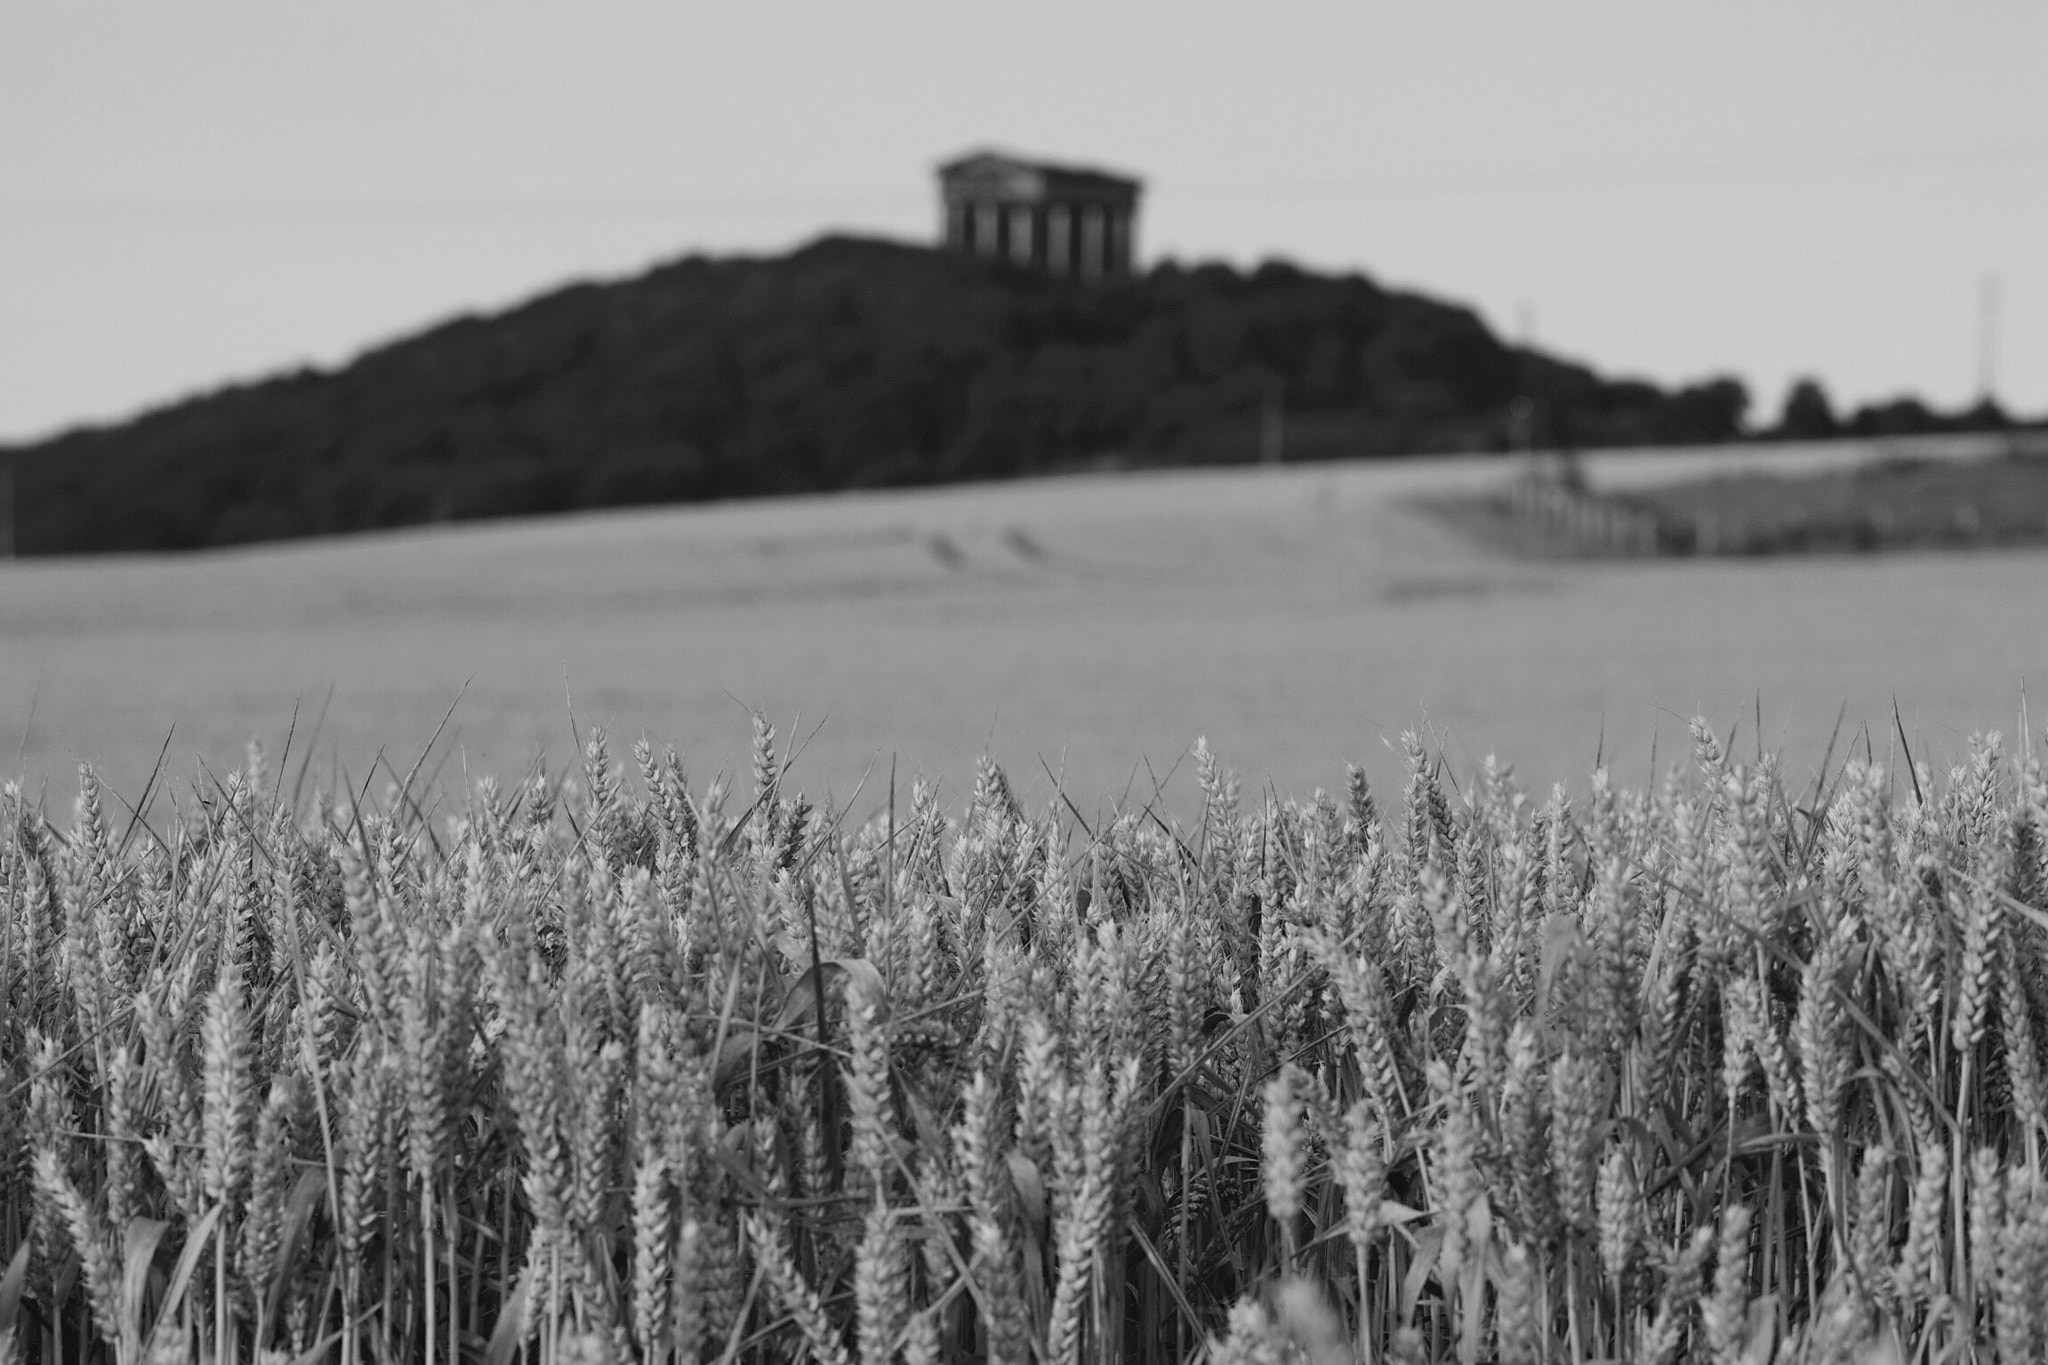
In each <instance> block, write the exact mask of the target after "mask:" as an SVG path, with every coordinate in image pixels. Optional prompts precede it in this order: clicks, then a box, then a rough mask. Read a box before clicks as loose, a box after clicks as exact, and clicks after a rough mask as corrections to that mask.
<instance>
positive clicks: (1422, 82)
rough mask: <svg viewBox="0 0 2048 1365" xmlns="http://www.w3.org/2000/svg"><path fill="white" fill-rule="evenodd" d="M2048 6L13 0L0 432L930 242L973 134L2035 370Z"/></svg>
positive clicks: (6, 86)
mask: <svg viewBox="0 0 2048 1365" xmlns="http://www.w3.org/2000/svg"><path fill="white" fill-rule="evenodd" d="M2044 73H2048V9H2044V8H2043V7H2040V6H2036V5H2021V4H1997V3H1985V4H1977V5H1972V6H1969V7H1943V8H1941V9H1939V10H1937V9H1936V8H1934V7H1932V6H1914V7H1907V6H1903V5H1889V4H1870V3H1854V4H1833V3H1801V4H1796V5H1787V4H1782V3H1769V4H1745V3H1732V2H1728V0H1723V2H1722V3H1716V4H1713V5H1705V4H1700V5H1687V6H1680V5H1677V4H1657V5H1648V4H1641V3H1628V4H1605V3H1603V4H1589V3H1567V2H1566V0H1546V2H1545V3H1543V4H1540V5H1520V6H1512V7H1511V6H1506V5H1497V6H1483V7H1482V6H1477V5H1466V4H1459V3H1434V2H1432V3H1428V4H1408V5H1404V6H1400V7H1395V6H1391V5H1385V6H1382V5H1367V4H1346V5H1337V4H1310V3H1301V4H1295V3H1282V2H1281V0H1269V2H1268V3H1261V4H1237V5H1227V6H1226V5H1216V4H1205V3H1191V2H1190V0H1175V3H1171V4H1164V3H1112V4H1104V3H1048V0H1031V3H1026V4H1018V3H1011V4H1003V5H995V4H982V3H970V2H968V0H945V3H873V2H872V0H864V2H863V3H852V4H849V3H841V2H839V0H834V2H833V3H822V2H818V0H759V2H758V3H750V4H729V5H718V6H711V5H685V4H663V5H656V4H639V3H634V4H619V3H596V4H593V3H576V4H559V5H534V4H517V3H511V2H510V0H489V3H448V2H445V0H444V3H438V4H434V5H432V6H424V5H417V4H403V5H401V4H392V3H362V0H352V2H351V3H349V4H346V5H342V4H327V5H315V4H263V5H239V4H237V5H229V4H202V3H194V4H178V5H159V4H147V5H145V4H120V5H114V4H64V5H57V4H48V3H10V4H8V5H6V7H5V8H4V9H0V440H5V439H12V438H19V437H26V436H30V435H35V434H41V433H45V432H49V431H52V430H54V429H57V428H59V427H63V426H66V425H70V424H74V423H79V422H86V421H98V420H106V419H110V418H115V417H119V416H122V415H125V414H127V413H130V412H132V411H134V410H136V409H137V408H138V407H141V406H143V405H147V404H151V403H155V402H159V401H162V400H164V399H167V398H171V397H175V396H178V395H181V394H185V393H189V392H192V391H195V390H199V389H203V388H208V387H212V386H215V385H218V384H221V383H223V382H227V381H230V380H234V379H242V378H251V377H255V376H258V375H261V374H264V373H267V372H270V371H274V370H277V369H279V368H282V367H286V366H293V365H298V364H305V363H313V364H331V363H334V362H336V361H340V360H343V359H345V358H347V357H348V356H349V355H351V354H352V353H354V352H355V351H357V350H359V349H361V348H362V347H364V346H366V345H369V344H372V343H374V342H377V341H379V340H383V339H388V338H390V337H393V336H396V335H398V334H402V333H404V332H406V331H408V330H410V329H413V328H416V327H418V326H420V325H421V324H424V323H428V322H431V321H434V320H436V319H439V318H443V317H446V316H448V315H450V314H452V313H456V312H459V311H465V310H476V309H489V308H494V307H497V306H500V305H503V304H506V303H510V302H513V301H515V300H517V299H520V298H522V297H525V296H528V295H531V294H533V293H536V292H539V291H542V290H544V289H547V288H549V287H551V286H554V285H557V284H560V283H563V282H566V281H569V280H572V279H581V278H590V277H612V276H618V275H622V274H626V273H630V272H633V271H636V270H638V269H640V268H642V267H644V266H646V265H648V264H651V263H653V262H656V261H659V260H662V259H665V258H668V257H672V256H675V255H678V254H681V253H685V252H690V251H705V250H709V251H720V252H725V251H734V250H745V251H778V250H781V249H783V248H786V247H789V246H792V245H794V244H796V243H798V242H801V241H803V240H805V239H807V238H809V237H812V236H814V235H816V234H817V233H819V232H821V231H825V230H828V229H847V230H854V231H861V232H873V233H883V234H888V235H892V236H898V237H909V238H926V237H929V236H930V235H931V233H932V230H933V226H934V224H935V221H936V209H935V203H934V200H935V195H934V191H933V187H932V183H931V168H932V166H933V165H934V163H936V162H937V161H939V160H941V159H944V158H945V157H948V156H950V155H952V154H954V153H957V152H959V151H961V150H964V149H967V148H970V147H977V146H981V145H985V144H993V145H996V146H1000V147H1004V148H1010V149H1014V150H1017V151H1020V152H1024V153H1027V154H1037V155H1043V156H1046V157H1048V158H1054V159H1069V160H1074V161H1080V162H1089V163H1098V164H1102V165H1106V166H1109V167H1111V168H1115V169H1121V170H1128V171H1132V172H1135V173H1137V174H1139V175H1142V176H1143V177H1144V178H1145V180H1146V182H1147V187H1148V190H1147V197H1146V200H1145V204H1144V208H1143V214H1142V220H1141V223H1140V247H1141V250H1142V251H1143V253H1144V254H1145V255H1146V257H1147V258H1148V259H1158V258H1159V257H1162V256H1168V255H1170V256H1174V257H1177V258H1180V259H1198V258H1223V259H1228V260H1232V261H1235V262H1239V263H1245V264H1249V263H1252V262H1255V261H1257V260H1259V259H1262V258H1264V257H1268V256H1282V257H1287V258H1291V259H1293V260H1296V261H1299V262H1302V263H1304V264H1307V265H1311V266H1316V267H1327V268H1336V269H1347V270H1349V269H1357V270H1363V271H1365V272H1367V273H1369V274H1371V275H1372V276H1374V277H1375V278H1378V279H1380V280H1382V281H1383V282H1386V283H1390V284H1395V285H1401V286H1409V287H1414V288H1418V289H1423V290H1426V291H1429V292H1431V293H1435V294H1439V295H1442V296H1444V297H1447V298H1452V299H1457V300H1462V301H1465V302H1468V303H1470V304H1472V305H1474V306H1476V307H1477V308H1478V309H1479V310H1480V311H1481V312H1482V313H1483V314H1484V315H1485V316H1486V318H1487V319H1488V320H1489V321H1490V322H1491V323H1493V324H1494V325H1495V326H1496V327H1498V328H1500V329H1501V330H1503V331H1505V332H1508V333H1510V334H1513V335H1518V336H1519V335H1522V334H1524V333H1525V332H1528V331H1533V334H1534V335H1535V337H1536V339H1537V340H1538V342H1539V344H1542V345H1545V346H1548V347H1551V348H1553V349H1555V350H1558V351H1560V352H1562V353H1564V354H1567V355H1571V356H1575V357H1578V358H1581V359H1584V360H1587V361H1590V362H1592V363H1594V364H1596V365H1598V366H1600V367H1601V368H1603V369H1605V370H1610V371H1618V372H1630V373H1637V374H1645V375H1648V376H1651V377H1653V378H1656V379H1659V380H1664V381H1671V380H1680V379H1690V378H1697V377H1700V376H1704V375H1706V374H1709V373H1715V372H1733V373H1736V374H1739V375H1740V376H1742V377H1743V378H1744V379H1746V380H1747V381H1748V382H1749V383H1750V385H1751V387H1752V389H1753V391H1754V392H1755V394H1756V396H1757V399H1758V401H1759V403H1760V405H1761V406H1762V407H1763V408H1764V409H1765V410H1766V411H1767V412H1768V413H1771V414H1774V413H1775V412H1776V410H1777V407H1778V405H1779V402H1780V400H1781V397H1782V394H1783V391H1784V388H1785V386H1786V384H1787V383H1788V381H1789V380H1790V379H1791V378H1792V377H1793V376H1795V375H1797V374H1802V373H1813V374H1817V375H1819V376H1821V377H1822V378H1823V379H1824V380H1825V381H1826V383H1827V384H1828V386H1829V388H1830V389H1831V390H1832V391H1833V392H1834V394H1835V396H1836V398H1837V400H1838V401H1840V402H1855V401H1862V400H1866V399H1870V398H1873V397H1879V396H1885V395H1889V394H1892V393H1895V392H1899V391H1905V390H1911V391H1916V392H1918V393H1920V394H1922V395H1925V396H1927V397H1929V398H1931V399H1933V400H1935V401H1937V402H1939V403H1941V404H1943V405H1950V404H1955V403H1958V402H1962V401H1966V400H1968V399H1970V398H1972V397H1974V396H1975V395H1976V393H1977V391H1978V388H1979V384H1980V374H1981V370H1982V367H1983V364H1984V359H1985V346H1984V330H1985V329H1984V326H1983V322H1984V316H1983V308H1982V299H1983V297H1984V293H1985V289H1986V281H1987V280H1995V281H1996V286H1995V287H1996V292H1997V296H1998V300H1999V308H1998V314H1997V323H1996V327H1995V335H1996V339H1997V340H1996V348H1995V381H1996V387H1997V391H1998V393H1999V395H2000V396H2001V398H2003V399H2004V400H2005V401H2006V402H2007V403H2008V405H2009V406H2018V407H2020V408H2022V409H2025V410H2029V411H2034V412H2039V411H2042V410H2044V409H2048V245H2044V244H2048V76H2044Z"/></svg>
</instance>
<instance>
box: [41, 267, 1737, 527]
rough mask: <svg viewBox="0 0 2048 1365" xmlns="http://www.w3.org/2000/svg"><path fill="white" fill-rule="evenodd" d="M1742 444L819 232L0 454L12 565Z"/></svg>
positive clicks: (1585, 387) (1320, 309)
mask: <svg viewBox="0 0 2048 1365" xmlns="http://www.w3.org/2000/svg"><path fill="white" fill-rule="evenodd" d="M1520 394H1527V395H1529V396H1531V397H1532V398H1533V399H1534V400H1535V403H1536V408H1535V412H1536V414H1537V416H1536V422H1537V424H1538V428H1539V429H1538V431H1537V432H1536V433H1535V434H1536V436H1537V439H1539V440H1548V441H1555V442H1559V443H1565V444H1576V445H1584V446H1603V445H1643V444H1662V443H1676V442H1711V441H1719V440H1725V439H1729V438H1732V437H1735V436H1737V435H1739V434H1740V433H1741V431H1742V421H1743V416H1744V412H1745V409H1746V406H1747V395H1746V394H1745V393H1744V391H1743V389H1742V387H1741V385H1740V384H1739V383H1737V382H1735V381H1733V380H1725V379H1723V380H1715V381H1710V382H1707V383H1704V384H1701V385H1698V386H1694V387H1690V388H1683V389H1679V390H1677V391H1675V392H1670V391H1666V390H1663V389H1660V388H1658V387H1656V386H1654V385H1651V384H1648V383H1644V382H1640V381H1631V380H1619V381H1617V380H1610V379H1605V378H1602V377H1600V376H1599V375H1596V374H1595V373H1593V372H1592V371H1591V370H1589V369H1587V368H1585V367H1583V366H1579V365H1574V364H1570V363H1567V362H1564V361H1561V360H1558V359H1555V358H1552V357H1549V356H1545V355H1542V354H1539V353H1535V352H1532V351H1527V350H1522V349H1518V348H1514V347H1511V346H1509V345H1506V344H1504V343H1503V342H1502V341H1501V340H1500V339H1499V338H1497V337H1495V336H1494V335H1493V334H1492V333H1490V332H1489V331H1488V329H1487V328H1486V326H1485V325H1484V323H1482V322H1481V321H1480V319H1479V318H1478V317H1477V316H1476V315H1475V314H1474V313H1473V312H1471V311H1470V310H1469V309H1465V308H1461V307H1457V306H1454V305H1451V304H1447V303H1443V302H1439V301H1437V300H1434V299H1430V298H1426V297H1422V296H1420V295H1416V294H1412V293H1404V292H1400V291H1395V290H1389V289H1384V288H1381V287H1380V286H1378V285H1376V284H1375V283H1373V282H1372V281H1371V280H1369V279H1366V278H1364V277H1363V276H1359V275H1345V276H1341V277H1340V276H1328V275H1319V274H1314V273H1310V272H1307V271H1304V270H1300V269H1296V268H1294V267H1291V266H1288V265H1284V264H1268V265H1265V266H1262V267H1260V268H1259V269H1257V270H1255V271H1251V272H1249V273H1245V272H1239V271H1236V270H1233V269H1231V268H1229V267H1225V266H1218V265H1204V266H1199V267H1193V268H1183V267H1179V266H1174V265H1163V266H1160V267H1158V268H1155V269H1154V270H1152V271H1150V272H1149V273H1148V274H1146V275H1144V276H1142V277H1139V278H1135V279H1132V280H1128V281H1122V282H1117V283H1111V284H1105V285H1097V286H1086V285H1080V284H1076V283H1069V282H1061V281H1055V280H1051V279H1047V278H1044V277H1042V276H1039V275H1035V274H1030V273H1025V272H1021V271H1016V270H1011V269H1008V268H1005V267H1001V266H991V265H988V264H986V263H983V262H980V261H976V260H971V259H967V258H963V257H959V256H954V255H948V254H945V253H942V252H938V251H935V250H931V249H927V248H922V247H915V246H908V245H901V244H896V243H889V242H882V241H875V240H866V239H855V238H846V237H831V238H826V239H823V240H820V241H818V242H816V243H813V244H812V245H810V246H807V247H804V248H802V249H800V250H797V251H795V252H792V253H790V254H788V255H786V256H781V257H773V258H723V259H712V258H703V257H691V258H687V259H683V260H679V261H676V262H673V263H671V264H668V265H664V266H661V267H659V268H656V269H654V270H651V271H649V272H648V273H646V274H644V275H642V276H639V277H637V278H633V279H628V280H623V281H618V282H613V283H606V284H579V285H575V286H573V287H569V288H565V289H561V290H559V291H556V292H553V293H550V294H547V295H545V296H543V297H540V298H536V299H534V300H532V301H531V302H528V303H526V304H524V305H521V306H519V307H516V308H513V309H511V310H509V311H507V312H504V313H502V314H499V315H496V316H491V317H465V318H461V319H458V320H455V321H452V322H449V323H446V324H444V325H441V326H437V327H434V328H432V329H430V330H428V331H425V332H422V333H420V334H418V335H416V336H412V337H409V338H406V339H404V340H401V341H398V342H395V343H393V344H390V345H387V346H384V347H381V348H379V349H376V350H372V351H370V352H367V353H366V354H364V355H362V356H360V357H359V358H357V359H356V360H354V361H353V362H351V363H349V364H347V365H344V366H341V367H339V368H337V369H335V370H332V371H328V372H319V371H311V370H307V371H301V372H298V373H294V374H288V375H283V376H279V377H276V378H271V379H266V380H263V381H260V382H256V383H251V384H246V385H241V386H238V387H233V388H228V389H224V390H222V391H219V392H216V393H212V394H208V395H204V396H201V397H198V398H194V399H191V400H188V401H185V402H181V403H178V404H175V405H172V406H168V407H165V408H162V409H160V410H157V411H154V412H150V413H147V414H145V415H143V416H141V417H139V418H137V419H135V420H133V421H129V422H126V423H123V424H120V425H117V426H109V427H104V428H96V429H87V430H79V431H74V432H70V433H67V434H64V435H61V436H59V437H56V438H54V439H51V440H49V441H46V442H42V443H40V444H37V445H33V446H27V447H20V448H17V449H15V450H13V451H11V452H7V454H9V455H11V457H12V459H13V462H14V464H15V466H16V480H15V482H16V498H17V526H18V537H17V544H18V549H19V551H20V552H21V553H24V554H53V553H79V552H93V551H109V550H142V549H181V548H192V547H200V546H207V545H221V544H231V543H237V542H244V541H254V540H271V539H279V538H286V537H294V536H305V535H320V534H332V533H338V532H348V531H357V530H364V529H370V528H375V527H390V526H398V525H405V524H411V523H418V522H425V521H433V520H450V519H470V518H480V517H499V516H509V515H520V514H531V513H543V512H555V511H561V510H566V509H571V508H583V507H598V506H615V505H624V504H635V503H651V502H667V501H692V500H704V499H713V498H724V497H732V496H739V495H748V494H762V493H779V492H791V491H811V490H828V489H840V488H850V487H860V486H876V485H894V484H916V483H934V482H948V481H954V480H962V479H987V478H1004V477H1010V476H1015V475H1021V474H1029V473H1039V472H1046V471H1054V470H1061V469H1073V468H1081V467H1088V466H1092V465H1100V464H1105V463H1109V464H1116V465H1123V466H1144V465H1168V464H1205V463H1227V462H1242V461H1247V460H1251V459H1254V458H1256V457H1257V454H1258V451H1259V430H1260V423H1261V415H1262V412H1263V411H1264V410H1265V409H1266V408H1267V407H1268V405H1269V404H1270V403H1271V402H1272V401H1273V400H1274V399H1276V398H1277V399H1278V400H1279V402H1280V403H1281V404H1282V405H1284V411H1285V414H1286V418H1285V430H1286V446H1285V449H1286V456H1287V458H1288V459H1290V460H1295V459H1314V458H1322V457H1330V456H1338V455H1366V454H1385V455H1393V454H1407V453H1412V452H1429V451H1454V450H1483V449H1489V448H1501V447H1504V446H1506V445H1507V444H1508V443H1509V440H1510V432H1511V421H1510V416H1509V412H1510V404H1511V403H1512V402H1513V400H1514V399H1515V398H1516V397H1517V395H1520Z"/></svg>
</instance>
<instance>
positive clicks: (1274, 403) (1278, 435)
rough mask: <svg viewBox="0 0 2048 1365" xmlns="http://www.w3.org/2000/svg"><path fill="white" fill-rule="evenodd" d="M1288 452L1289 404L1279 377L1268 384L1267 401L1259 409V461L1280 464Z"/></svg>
mask: <svg viewBox="0 0 2048 1365" xmlns="http://www.w3.org/2000/svg"><path fill="white" fill-rule="evenodd" d="M1286 453H1287V405H1286V398H1285V395H1284V391H1283V390H1282V389H1281V387H1280V381H1279V380H1278V379H1275V380H1272V381H1271V382H1270V383H1268V384H1267V385H1266V401H1265V404H1264V405H1263V406H1262V407H1261V408H1260V409H1259V462H1260V463H1261V464H1279V463H1280V461H1281V460H1282V459H1284V458H1285V457H1286Z"/></svg>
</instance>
